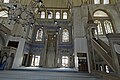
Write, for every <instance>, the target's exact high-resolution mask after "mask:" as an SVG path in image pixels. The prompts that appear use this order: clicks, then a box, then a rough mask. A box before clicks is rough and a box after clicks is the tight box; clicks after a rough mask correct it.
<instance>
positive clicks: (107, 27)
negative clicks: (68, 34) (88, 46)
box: [104, 20, 113, 34]
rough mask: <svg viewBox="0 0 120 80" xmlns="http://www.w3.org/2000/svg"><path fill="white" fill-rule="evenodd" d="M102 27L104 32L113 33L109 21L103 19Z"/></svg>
mask: <svg viewBox="0 0 120 80" xmlns="http://www.w3.org/2000/svg"><path fill="white" fill-rule="evenodd" d="M104 27H105V32H106V34H108V33H113V28H112V24H111V22H110V21H108V20H105V21H104Z"/></svg>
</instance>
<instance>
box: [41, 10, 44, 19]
mask: <svg viewBox="0 0 120 80" xmlns="http://www.w3.org/2000/svg"><path fill="white" fill-rule="evenodd" d="M41 18H42V19H44V18H45V12H44V11H42V12H41Z"/></svg>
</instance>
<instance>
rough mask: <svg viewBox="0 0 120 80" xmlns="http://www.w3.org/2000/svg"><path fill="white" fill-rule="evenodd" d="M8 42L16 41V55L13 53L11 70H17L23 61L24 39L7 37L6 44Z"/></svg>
mask: <svg viewBox="0 0 120 80" xmlns="http://www.w3.org/2000/svg"><path fill="white" fill-rule="evenodd" d="M9 40H10V41H18V42H19V44H18V48H17V49H16V53H15V58H14V61H13V66H12V68H13V69H16V68H19V67H20V66H21V64H22V60H23V49H24V45H25V39H23V38H21V37H12V36H9V38H8V41H7V43H8V42H9Z"/></svg>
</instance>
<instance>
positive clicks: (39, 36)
mask: <svg viewBox="0 0 120 80" xmlns="http://www.w3.org/2000/svg"><path fill="white" fill-rule="evenodd" d="M42 38H43V29H41V28H40V29H39V30H37V34H36V40H35V41H42Z"/></svg>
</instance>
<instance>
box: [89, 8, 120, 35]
mask: <svg viewBox="0 0 120 80" xmlns="http://www.w3.org/2000/svg"><path fill="white" fill-rule="evenodd" d="M97 10H102V11H104V12H106V13H107V14H108V16H109V17H110V18H111V20H112V23H113V25H114V29H115V32H116V33H120V28H119V26H120V24H119V20H120V18H119V14H118V13H117V11H116V10H115V9H114V8H113V7H106V6H97V7H96V6H95V7H93V8H92V10H91V13H92V14H93V13H94V12H95V11H97Z"/></svg>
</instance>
